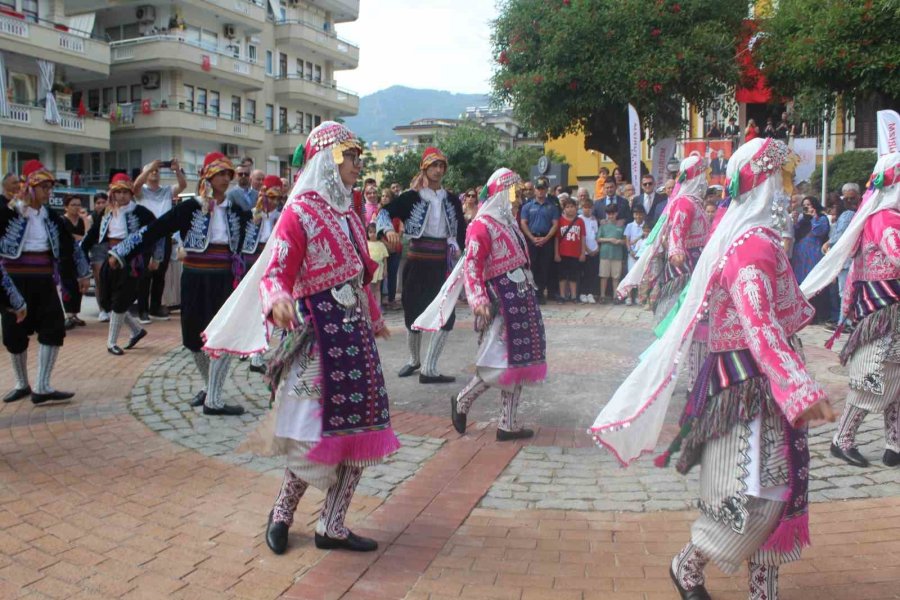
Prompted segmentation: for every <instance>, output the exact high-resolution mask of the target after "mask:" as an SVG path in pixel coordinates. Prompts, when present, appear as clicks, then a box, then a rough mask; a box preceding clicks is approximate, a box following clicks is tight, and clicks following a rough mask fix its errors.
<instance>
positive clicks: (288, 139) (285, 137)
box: [274, 129, 306, 156]
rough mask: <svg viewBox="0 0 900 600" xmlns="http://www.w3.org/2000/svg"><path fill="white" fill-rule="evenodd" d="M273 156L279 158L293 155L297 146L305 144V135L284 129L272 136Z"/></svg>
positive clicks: (297, 131)
mask: <svg viewBox="0 0 900 600" xmlns="http://www.w3.org/2000/svg"><path fill="white" fill-rule="evenodd" d="M274 139H275V154H277V155H279V156H284V155H288V156H291V155H293V154H294V150H296V149H297V146H300V145H302V144H306V134H305V133H301V132H300V131H299V130H292V129H285V130H284V131H278V132H275V134H274Z"/></svg>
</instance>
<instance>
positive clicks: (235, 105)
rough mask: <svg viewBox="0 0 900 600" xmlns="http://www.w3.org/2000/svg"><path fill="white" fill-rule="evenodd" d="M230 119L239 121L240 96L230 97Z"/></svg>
mask: <svg viewBox="0 0 900 600" xmlns="http://www.w3.org/2000/svg"><path fill="white" fill-rule="evenodd" d="M231 120H232V121H240V120H241V97H240V96H232V97H231Z"/></svg>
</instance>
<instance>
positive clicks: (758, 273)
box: [590, 138, 834, 600]
mask: <svg viewBox="0 0 900 600" xmlns="http://www.w3.org/2000/svg"><path fill="white" fill-rule="evenodd" d="M796 160H797V159H796V157H795V155H793V154H792V153H791V152H790V150H789V149H788V148H787V146H786V145H785V144H784V143H783V142H779V141H776V140H771V139H762V138H760V139H756V140H753V141H751V142H748V143H746V144H744V146H742V147H741V148H740V149H738V151H736V152H735V153H734V156H733V157H732V158H731V160H730V161H729V163H728V179H729V184H728V185H729V191H730V195H731V198H732V201H731V205H730V207H729V208H728V211H727V212H726V213H725V215H724V216H723V218H722V220H721V221H720V223H719V225H718V226H717V228H716V230H715V231H714V233H713V235H712V236H711V237H710V240H709V242H708V244H707V245H706V247H705V248H704V250H703V252H702V254H701V255H700V257H699V259H698V260H697V262H696V265H695V268H694V272H693V274H692V276H691V281H690V284H689V285H688V288H687V292H686V294H685V297H684V299H683V302H682V304H681V307H680V309H679V310H678V312H677V313H676V314H675V316H674V318H673V320H672V323H671V325H670V326H669V327H668V329H666V331H665V333H664V334H663V336H662V337H661V338H660V339H659V340H657V341H656V342H655V343H654V344H653V346H651V348H650V350H649V351H648V353H647V356H646V357H645V358H644V360H642V361H641V362H640V363H639V364H638V366H637V367H636V368H635V370H634V371H633V372H632V373H631V374H630V375H629V376H628V378H627V379H626V380H625V382H624V383H623V384H622V386H621V387H619V389H618V390H617V391H616V393H615V395H614V396H613V398H612V399H611V400H610V402H609V403H608V404H607V405H606V406H605V407H604V408H603V410H602V412H601V413H600V415H599V416H598V417H597V420H596V422H595V423H594V425H593V426H592V427H591V430H590V433H591V434H592V435H593V436H594V438H595V440H596V441H597V442H598V443H599V444H600V445H602V446H604V447H606V448H608V449H610V450H611V451H612V452H613V453H614V454H615V456H616V458H617V459H618V460H619V461H620V462H622V463H623V464H626V465H627V464H629V463H630V462H632V461H634V460H635V459H636V458H638V457H639V456H640V455H641V454H642V453H644V452H650V451H652V450H653V448H654V446H655V445H656V442H657V440H658V438H659V434H660V430H661V428H662V425H663V422H664V419H665V414H666V409H667V407H668V404H669V401H670V399H671V396H672V392H673V390H674V388H675V386H676V384H677V381H678V376H679V364H678V363H679V361H680V360H681V358H682V357H683V356H684V354H685V353H686V351H687V349H688V346H689V344H690V342H691V340H692V339H693V333H694V330H695V328H696V326H697V323H698V322H699V321H700V320H701V319H703V318H708V320H709V350H710V353H709V355H708V356H707V358H706V360H705V361H704V363H703V367H702V369H701V371H700V374H699V375H698V377H697V379H696V383H695V385H694V388H693V390H692V391H691V393H690V396H689V399H688V403H687V405H686V407H685V412H684V414H683V416H682V418H681V421H680V423H681V426H682V427H681V430H680V432H679V434H678V436H677V437H676V439H675V441H674V442H673V443H672V445H671V446H670V447H669V449H668V450H667V451H666V452H665V453H663V454H662V455H661V456H659V457H658V458H657V461H656V464H657V465H658V466H665V465H666V464H667V463H668V461H669V459H670V458H671V455H672V453H674V452H676V451H677V450H679V449H680V450H681V456H680V458H679V460H678V467H677V468H678V470H679V471H680V472H682V473H685V472H687V471H688V470H689V469H691V468H692V467H694V466H696V465H697V464H701V465H702V470H701V476H700V509H701V516H700V517H699V518H698V519H697V521H695V522H694V524H693V526H692V528H691V541H690V542H689V543H688V544H687V545H686V546H685V547H684V548H683V549H682V550H681V552H679V553H678V555H677V556H676V557H675V558H674V559H673V560H672V564H671V568H670V575H671V577H672V579H673V581H674V583H675V587H676V588H677V590H678V593H679V594H680V596H681V597H682V598H692V599H695V600H701V599H705V598H709V597H710V596H709V594H708V593H707V591H706V588H705V586H704V583H705V580H704V574H703V570H704V567H705V566H706V565H707V563H709V562H710V561H712V562H713V563H715V564H716V565H717V566H718V567H719V568H720V569H722V570H723V571H725V572H727V573H735V572H737V570H738V569H739V568H740V566H741V563H743V562H744V561H748V562H749V566H750V579H749V586H750V598H751V599H752V600H761V599H763V598H765V599H766V600H775V599H777V597H778V566H779V565H780V564H782V563H785V562H788V561H792V560H796V559H798V558H799V556H800V551H801V548H803V547H804V546H806V545H808V544H809V523H808V514H807V489H808V477H809V449H808V446H807V423H808V422H810V421H812V420H817V419H827V420H833V419H834V413H833V412H832V411H831V406H830V404H829V403H828V400H827V399H826V397H825V392H824V391H823V390H822V388H821V387H820V386H819V385H818V384H817V383H815V382H814V381H813V379H812V378H811V377H810V375H809V373H808V371H807V370H806V367H805V366H804V363H803V358H802V355H801V349H800V343H799V338H797V337H796V335H795V334H796V333H797V332H798V331H799V330H800V329H802V328H803V327H804V326H805V325H807V324H808V323H809V322H810V321H811V320H812V319H813V316H814V314H815V311H814V309H813V307H812V306H810V304H809V303H808V302H806V301H805V300H804V298H803V296H802V294H801V293H800V288H799V286H798V285H797V282H796V280H795V279H794V277H793V272H792V270H791V266H790V262H789V261H788V258H787V256H786V255H785V253H784V249H783V248H782V246H781V235H780V232H781V231H782V230H783V228H784V220H785V219H788V218H790V217H789V213H788V203H789V201H790V200H789V199H790V196H789V192H790V189H791V187H792V177H793V168H794V165H795V164H796ZM785 188H787V189H785Z"/></svg>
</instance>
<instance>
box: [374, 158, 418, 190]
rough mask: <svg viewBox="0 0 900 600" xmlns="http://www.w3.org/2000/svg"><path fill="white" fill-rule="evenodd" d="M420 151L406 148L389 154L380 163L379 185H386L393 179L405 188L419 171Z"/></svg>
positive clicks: (392, 181)
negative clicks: (404, 150)
mask: <svg viewBox="0 0 900 600" xmlns="http://www.w3.org/2000/svg"><path fill="white" fill-rule="evenodd" d="M421 158H422V153H421V152H413V151H412V150H407V151H406V152H401V153H399V154H391V155H390V156H388V157H387V158H385V159H384V163H382V165H381V186H382V187H388V186H390V185H391V184H392V183H394V182H395V181H396V182H397V183H399V184H400V187H401V188H403V189H406V187H407V186H408V185H409V182H410V181H412V178H413V177H415V176H416V173H418V172H419V161H420V160H421Z"/></svg>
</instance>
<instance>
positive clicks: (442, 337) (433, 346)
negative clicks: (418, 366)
mask: <svg viewBox="0 0 900 600" xmlns="http://www.w3.org/2000/svg"><path fill="white" fill-rule="evenodd" d="M449 333H450V332H449V331H444V330H443V329H438V330H437V331H435V332H434V333H432V334H431V341H430V342H429V343H428V352H427V353H425V367H423V368H422V374H423V375H428V376H430V377H434V376H436V375H440V373H438V368H437V362H438V359H439V358H440V357H441V352H443V351H444V344H446V343H447V335H448V334H449Z"/></svg>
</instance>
